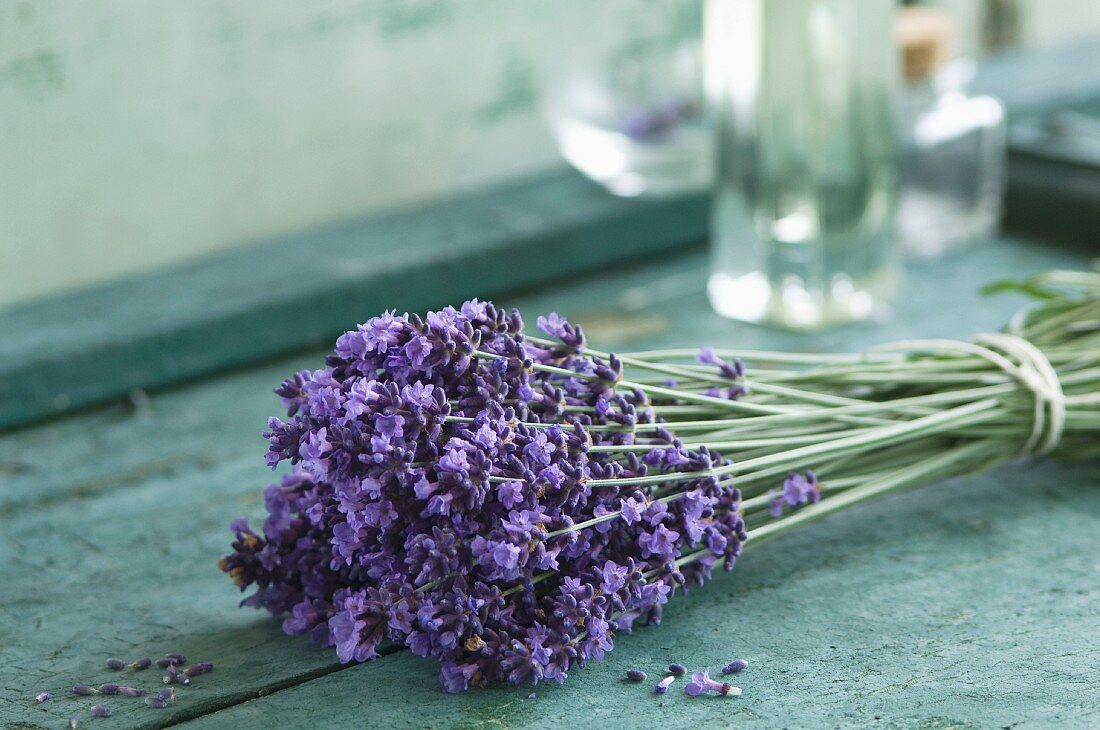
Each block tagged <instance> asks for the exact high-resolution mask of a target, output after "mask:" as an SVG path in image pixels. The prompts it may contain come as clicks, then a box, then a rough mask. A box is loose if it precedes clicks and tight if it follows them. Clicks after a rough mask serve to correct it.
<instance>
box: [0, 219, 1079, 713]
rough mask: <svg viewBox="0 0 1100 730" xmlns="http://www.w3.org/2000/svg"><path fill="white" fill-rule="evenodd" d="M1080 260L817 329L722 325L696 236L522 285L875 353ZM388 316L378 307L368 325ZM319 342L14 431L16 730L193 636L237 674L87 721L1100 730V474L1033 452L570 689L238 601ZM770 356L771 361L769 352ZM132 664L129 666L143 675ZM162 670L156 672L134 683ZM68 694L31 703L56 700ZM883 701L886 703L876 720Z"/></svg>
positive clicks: (822, 548)
mask: <svg viewBox="0 0 1100 730" xmlns="http://www.w3.org/2000/svg"><path fill="white" fill-rule="evenodd" d="M1082 263H1084V261H1083V258H1082V257H1079V256H1076V255H1074V254H1070V253H1063V252H1058V251H1054V250H1047V249H1040V248H1034V247H1031V246H1028V245H1025V244H1023V243H1020V242H1013V241H1007V240H1006V241H1003V242H1000V243H998V244H997V245H995V246H990V247H986V248H983V249H979V250H975V251H972V252H969V253H967V254H965V255H963V256H961V257H958V258H956V259H953V260H951V261H949V262H946V263H944V264H940V265H934V266H926V267H923V268H917V269H915V270H914V271H913V274H912V277H911V281H910V287H909V289H908V294H907V295H906V296H905V297H904V299H903V301H902V302H901V304H900V311H899V316H898V317H897V318H896V319H895V320H894V321H893V322H892V323H890V324H889V325H888V326H885V327H880V328H847V329H843V330H838V331H835V332H831V333H828V334H826V335H820V336H816V337H802V336H797V335H788V334H782V335H781V334H777V333H774V332H771V331H769V330H764V329H758V328H752V327H745V326H741V325H737V324H733V323H729V322H723V321H720V320H718V319H717V318H716V317H714V315H712V314H711V313H710V312H709V310H708V309H707V307H706V302H705V297H704V295H703V290H702V282H703V274H704V272H705V261H704V260H703V258H702V257H701V256H698V255H694V254H693V255H689V256H687V257H684V258H681V259H679V260H675V261H664V262H660V263H657V264H653V265H650V266H647V267H642V268H637V269H629V270H624V271H622V272H621V273H618V274H616V275H613V276H607V277H602V278H592V279H589V280H585V281H580V282H575V283H573V284H570V285H568V286H562V287H557V288H555V289H553V290H552V291H551V290H546V291H542V292H539V293H536V294H530V295H526V296H523V297H520V298H515V299H510V300H509V303H516V304H518V305H519V306H520V307H521V308H522V309H523V311H524V312H526V313H527V314H528V315H531V314H534V313H538V312H542V311H547V310H550V309H558V310H559V311H561V312H563V313H566V314H569V315H571V316H574V317H576V318H578V319H579V321H581V322H582V323H584V324H585V327H586V330H587V331H588V332H589V335H590V338H591V339H592V340H593V342H596V343H599V344H602V345H606V346H608V347H611V348H617V349H622V348H626V347H631V348H634V347H643V346H651V345H652V346H664V345H671V344H680V345H699V344H704V343H708V342H709V343H737V344H740V345H743V346H745V347H757V346H765V345H766V346H774V347H784V348H809V349H819V348H826V347H827V348H838V349H851V348H856V347H861V346H865V345H867V344H871V343H874V342H879V341H882V340H884V339H887V338H890V339H893V338H901V337H912V336H926V335H944V336H965V335H966V334H968V333H970V332H972V331H974V330H981V329H989V328H993V327H996V326H997V325H999V324H1000V323H1001V322H1002V321H1003V320H1004V319H1005V317H1006V316H1007V315H1008V314H1009V313H1010V312H1011V311H1012V310H1013V309H1014V308H1015V306H1016V305H1017V304H1018V301H1017V300H1014V299H1012V298H993V299H980V298H978V297H977V296H976V295H975V294H974V289H975V288H976V287H977V286H978V285H979V284H980V283H982V282H984V281H987V280H989V279H991V278H996V277H1001V276H1007V275H1023V274H1027V273H1030V272H1034V271H1039V270H1042V269H1046V268H1050V267H1054V266H1073V265H1080V264H1082ZM368 314H370V312H362V313H357V314H356V315H355V316H354V317H352V318H351V319H352V320H361V319H362V318H363V317H365V316H366V315H368ZM320 356H321V353H320V352H315V353H310V354H307V355H303V356H300V357H297V358H295V359H293V360H283V361H280V362H277V363H273V364H268V365H265V366H263V367H260V368H255V369H251V370H246V371H239V372H236V373H230V374H226V375H222V376H220V377H217V378H212V379H208V380H205V381H203V382H197V383H193V384H190V385H187V386H185V387H180V388H176V389H173V390H169V391H166V392H163V393H158V394H154V395H153V396H152V397H150V398H148V399H144V398H139V399H137V400H136V401H135V402H134V403H131V404H127V405H125V406H123V405H116V406H112V407H110V408H106V409H101V410H98V411H94V412H89V413H84V414H80V415H76V416H73V417H70V418H67V419H65V420H61V421H57V422H54V423H50V424H44V425H40V426H38V427H33V428H26V429H22V430H19V431H16V432H13V433H10V434H8V435H7V436H5V437H4V438H3V439H0V578H2V581H0V727H4V728H7V727H10V728H17V727H22V728H26V727H60V726H63V724H64V719H65V718H67V717H68V716H70V715H71V714H77V715H81V716H86V713H87V708H88V707H90V705H91V704H92V702H93V701H92V700H89V699H85V698H73V697H70V696H66V695H65V694H64V690H65V688H67V687H69V686H71V685H72V684H74V683H77V682H95V683H99V682H105V681H108V680H110V679H115V678H116V675H114V674H113V673H111V672H108V671H107V670H105V669H103V668H102V664H103V661H104V660H105V659H106V658H107V657H108V656H111V655H116V654H118V655H123V656H125V657H127V658H136V657H138V656H143V655H154V654H157V653H159V652H164V651H168V650H173V649H178V650H180V651H183V652H185V653H187V654H189V655H190V656H191V657H193V658H196V659H210V660H212V661H215V662H216V663H217V665H218V668H217V669H216V671H215V673H214V674H211V675H209V676H204V677H200V678H198V679H196V680H195V682H194V684H193V686H192V687H189V688H181V689H180V699H179V701H178V702H177V703H176V704H175V705H173V706H172V707H171V708H170V709H166V710H159V711H158V710H152V709H149V708H146V707H145V706H144V705H142V704H140V701H138V700H128V701H123V699H122V698H118V699H110V698H108V700H107V701H106V702H105V704H108V705H109V706H110V707H111V708H112V709H113V710H114V711H115V717H114V718H112V719H110V720H95V721H92V720H90V719H89V720H88V722H87V723H86V724H85V726H86V727H104V728H110V727H161V726H167V725H173V724H180V723H185V724H193V725H196V726H199V727H235V728H253V727H254V728H268V727H347V726H352V727H362V726H378V725H382V724H385V725H389V726H392V727H434V728H442V727H452V726H461V727H521V726H531V727H544V726H550V725H560V724H564V723H569V724H571V725H575V726H594V725H602V726H606V727H622V726H637V725H646V726H661V727H678V726H679V727H697V726H701V725H727V724H728V725H737V726H742V725H744V726H755V727H780V726H784V725H786V726H789V727H966V726H974V727H1000V726H1008V725H1013V724H1015V723H1019V725H1017V726H1020V727H1037V728H1038V727H1048V726H1050V725H1052V724H1060V725H1063V726H1069V727H1088V726H1096V725H1097V724H1100V663H1098V659H1100V609H1098V608H1097V606H1098V605H1100V604H1098V602H1097V599H1098V598H1100V581H1098V577H1100V563H1098V562H1097V558H1096V555H1097V554H1098V552H1097V548H1100V538H1098V536H1097V535H1098V531H1097V529H1096V525H1097V524H1098V519H1100V484H1098V481H1100V480H1098V475H1097V465H1095V464H1082V465H1055V464H1040V465H1034V466H1026V467H1013V468H1006V469H1002V470H1001V471H999V472H997V473H995V474H991V475H988V476H985V477H982V478H976V479H967V480H957V481H954V482H949V483H944V484H940V485H934V486H930V487H927V488H925V489H923V490H920V491H916V492H912V493H910V494H906V495H901V496H897V497H893V498H890V499H888V500H885V501H883V502H880V503H876V504H872V505H868V506H865V507H860V508H856V509H853V510H851V511H850V512H848V513H845V514H841V515H837V516H835V517H832V518H829V519H826V520H823V521H822V522H820V523H816V524H813V525H809V526H807V527H805V528H803V529H802V530H800V531H796V532H794V533H791V534H790V535H788V536H785V537H783V538H780V539H777V540H776V541H774V542H771V543H768V544H766V545H763V546H761V547H760V548H758V549H754V550H750V551H749V553H748V554H747V555H746V557H745V559H744V560H742V562H741V564H740V565H739V566H738V569H737V570H736V571H735V572H734V573H733V574H731V575H728V576H723V577H721V578H719V579H718V580H716V581H715V582H714V583H712V584H710V585H708V586H707V587H704V588H702V589H700V590H696V591H693V593H692V594H691V595H690V596H688V597H686V598H685V599H683V600H678V601H677V602H676V603H675V604H673V606H671V608H670V610H669V611H668V614H667V619H666V622H665V624H664V626H662V627H661V628H659V629H653V628H644V629H641V630H640V631H638V632H637V633H636V634H635V635H633V636H623V637H620V638H619V639H618V641H617V644H618V648H617V649H616V650H615V652H613V653H612V654H611V655H610V657H609V659H608V660H607V661H606V662H603V663H594V664H593V665H591V666H590V667H589V668H588V669H586V670H584V671H579V672H576V673H575V676H574V677H572V678H571V679H570V681H569V682H568V683H567V684H566V685H565V686H563V687H550V686H542V685H540V686H539V687H538V688H535V690H534V691H535V693H536V694H537V699H535V700H528V699H526V698H527V696H528V695H529V694H530V693H531V691H532V690H531V688H518V689H517V688H496V689H492V690H487V691H484V692H472V693H469V694H467V695H464V696H462V697H449V696H445V695H443V694H442V693H441V692H440V691H439V690H438V687H437V684H436V679H435V670H434V668H433V667H432V666H431V664H430V663H428V662H426V661H423V660H420V659H418V658H416V657H413V656H411V655H409V654H408V653H407V652H403V651H399V652H396V653H393V654H391V655H387V656H385V657H384V658H382V659H380V660H377V661H375V662H372V663H368V664H365V665H361V666H353V667H344V666H341V665H339V664H337V663H336V662H335V661H334V660H333V657H332V655H331V654H330V653H328V652H325V651H321V650H318V649H316V648H314V647H311V646H310V645H309V644H308V642H307V641H304V640H301V639H296V638H289V637H285V636H282V635H281V634H280V632H279V630H278V623H277V622H276V621H274V620H272V619H270V618H265V617H264V616H263V615H261V614H257V613H255V612H253V611H251V610H246V609H238V608H237V607H236V602H237V600H238V598H239V594H237V593H236V591H235V589H234V588H233V587H232V586H231V584H230V583H229V581H228V580H227V579H225V577H224V576H223V575H222V574H220V573H219V572H218V571H217V569H216V568H215V565H214V563H215V561H216V559H217V557H218V555H220V554H221V552H223V551H224V550H225V548H226V546H227V541H228V534H227V530H226V524H227V522H228V520H229V519H231V518H232V517H234V516H237V515H238V514H242V513H243V514H249V515H252V516H256V515H259V514H260V513H261V512H262V502H261V496H260V491H261V488H262V486H263V485H264V484H266V483H267V481H268V480H269V479H270V474H269V473H268V472H267V470H266V469H265V468H264V467H263V464H262V461H261V458H260V457H261V453H262V450H263V446H262V442H261V440H260V438H259V436H258V432H259V430H260V429H261V427H262V424H263V421H264V418H265V417H266V416H267V415H269V414H272V413H275V412H276V411H277V408H278V404H277V400H276V398H275V397H274V396H273V395H272V394H271V393H270V388H271V387H272V386H273V385H274V384H275V383H277V382H278V381H279V380H280V379H281V378H282V377H283V376H284V375H285V374H286V373H289V372H291V371H293V370H295V369H297V368H300V367H303V366H305V365H308V364H315V363H316V362H318V360H319V358H320ZM750 365H751V363H750ZM734 656H745V657H747V658H748V659H750V661H751V662H752V666H751V667H750V669H749V670H747V671H746V672H745V673H744V674H743V675H741V677H739V678H738V684H739V685H740V686H742V687H743V688H744V691H745V693H744V695H742V696H741V697H740V698H737V699H733V698H723V699H719V698H711V699H700V700H690V699H689V698H686V697H684V696H683V695H682V694H681V693H680V692H677V691H674V692H672V693H670V694H669V695H668V696H667V697H665V698H664V699H663V702H664V706H663V707H662V706H661V705H660V703H661V702H662V700H661V699H660V698H657V697H655V696H654V695H652V694H650V693H649V691H648V689H647V688H645V687H639V686H636V685H628V684H626V683H624V682H623V681H622V679H621V678H622V674H623V671H624V669H625V668H626V667H629V666H639V667H641V668H644V669H646V670H647V671H649V672H650V673H651V674H657V673H658V672H659V670H660V668H661V667H663V666H664V665H666V664H667V663H668V662H669V661H672V660H678V661H683V662H685V663H687V664H689V665H691V666H693V667H702V666H705V665H711V666H717V665H718V664H720V663H722V662H724V661H728V660H729V659H730V658H732V657H734ZM124 676H125V675H124ZM134 681H135V682H136V683H137V684H139V685H140V686H144V687H150V688H155V687H156V686H157V685H156V682H157V675H155V674H152V673H151V672H146V673H145V674H139V675H136V678H135V679H134ZM43 689H49V690H51V691H53V692H54V693H55V694H56V698H55V699H53V700H50V701H49V702H47V703H45V704H44V705H35V704H34V702H33V701H32V697H33V695H34V694H35V693H36V692H39V691H41V690H43ZM876 717H878V718H880V719H878V720H876V719H875V718H876Z"/></svg>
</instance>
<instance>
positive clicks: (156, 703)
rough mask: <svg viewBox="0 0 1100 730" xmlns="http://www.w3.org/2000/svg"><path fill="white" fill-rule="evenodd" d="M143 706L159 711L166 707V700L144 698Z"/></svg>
mask: <svg viewBox="0 0 1100 730" xmlns="http://www.w3.org/2000/svg"><path fill="white" fill-rule="evenodd" d="M145 704H147V705H149V706H150V707H156V708H157V709H161V708H164V707H167V706H168V700H162V699H161V698H160V697H146V698H145Z"/></svg>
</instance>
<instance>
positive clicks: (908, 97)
mask: <svg viewBox="0 0 1100 730" xmlns="http://www.w3.org/2000/svg"><path fill="white" fill-rule="evenodd" d="M973 69H974V64H973V62H971V61H969V60H965V59H964V60H959V61H955V62H953V63H950V64H948V65H946V66H943V67H941V68H939V69H937V70H936V71H935V72H934V73H930V74H929V75H928V76H923V77H918V78H915V79H914V80H913V81H911V82H910V84H909V85H908V87H907V88H906V93H905V108H906V112H907V118H908V125H907V133H906V136H905V146H904V150H905V151H904V155H903V162H902V187H901V201H900V204H899V210H898V236H899V238H900V239H901V243H902V246H903V247H904V249H905V252H906V253H907V254H909V255H912V256H917V257H924V258H928V257H934V256H939V255H941V254H943V253H947V252H949V251H952V250H955V249H960V248H964V247H966V246H969V245H972V244H974V243H978V242H982V241H988V240H990V239H991V238H992V237H993V235H994V234H995V233H996V231H997V227H998V225H999V223H1000V220H1001V209H1002V200H1003V197H1004V186H1005V140H1006V131H1005V116H1004V108H1003V107H1002V106H1001V103H1000V102H998V101H997V100H996V99H994V98H992V97H990V96H981V95H978V96H975V95H970V94H968V93H967V92H966V85H967V83H968V82H969V80H970V79H971V78H972V77H973V74H974V70H973Z"/></svg>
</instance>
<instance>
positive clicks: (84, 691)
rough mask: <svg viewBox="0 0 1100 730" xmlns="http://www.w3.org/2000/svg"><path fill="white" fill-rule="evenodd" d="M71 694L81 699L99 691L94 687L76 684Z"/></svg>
mask: <svg viewBox="0 0 1100 730" xmlns="http://www.w3.org/2000/svg"><path fill="white" fill-rule="evenodd" d="M73 694H74V695H80V696H82V697H89V696H91V695H95V694H99V690H97V689H96V688H95V687H89V686H88V685H86V684H78V685H76V686H75V687H73Z"/></svg>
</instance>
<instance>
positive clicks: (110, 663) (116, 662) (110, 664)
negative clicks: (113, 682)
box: [107, 657, 126, 670]
mask: <svg viewBox="0 0 1100 730" xmlns="http://www.w3.org/2000/svg"><path fill="white" fill-rule="evenodd" d="M125 667H126V662H124V661H122V660H121V659H116V658H114V657H111V658H110V659H108V660H107V668H108V669H116V670H117V669H124V668H125Z"/></svg>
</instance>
